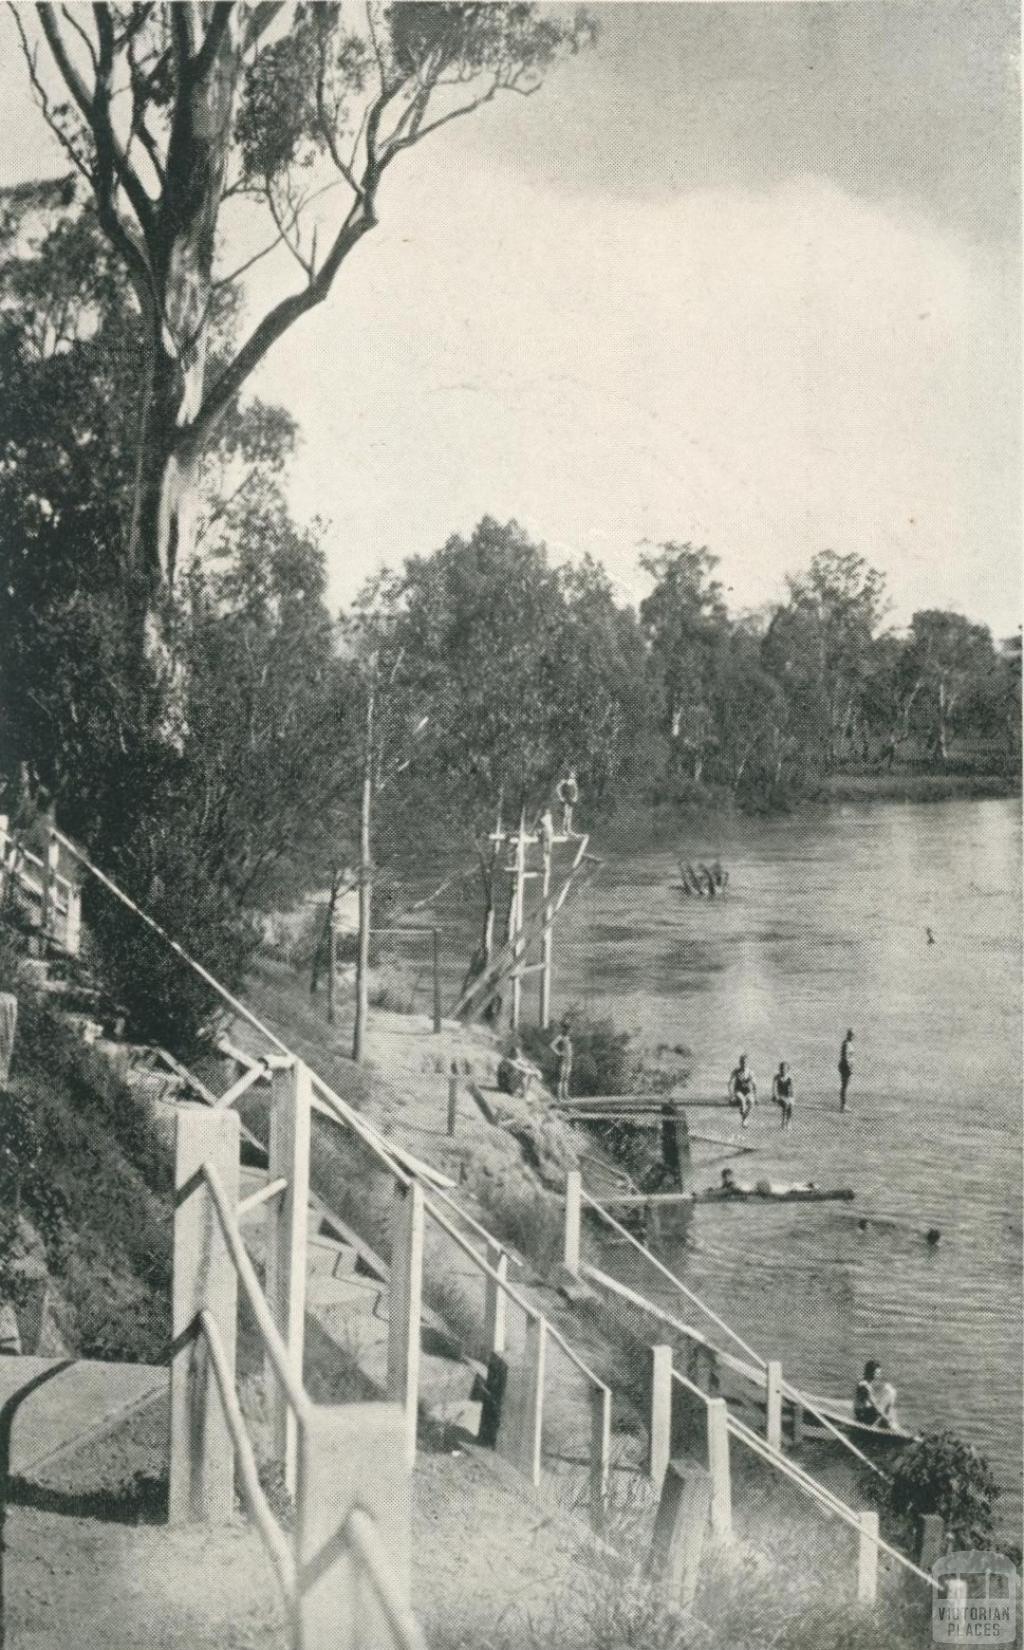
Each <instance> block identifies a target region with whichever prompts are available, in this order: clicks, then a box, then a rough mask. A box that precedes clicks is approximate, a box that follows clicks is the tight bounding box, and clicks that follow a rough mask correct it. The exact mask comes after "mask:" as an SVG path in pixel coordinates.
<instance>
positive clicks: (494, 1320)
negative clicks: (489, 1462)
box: [53, 832, 611, 1528]
mask: <svg viewBox="0 0 1024 1650" xmlns="http://www.w3.org/2000/svg"><path fill="white" fill-rule="evenodd" d="M53 835H54V836H55V837H56V838H57V839H59V841H60V842H62V843H63V844H64V846H65V848H66V849H67V851H68V852H69V853H70V854H72V855H73V857H74V858H75V859H76V860H77V861H78V863H79V864H81V865H82V867H83V868H84V869H85V870H86V871H88V872H89V874H90V875H92V876H93V877H95V878H96V879H97V880H98V881H99V882H100V883H101V884H102V885H103V886H104V887H105V888H106V889H107V890H108V892H110V893H111V894H113V895H114V896H115V898H117V899H118V900H120V901H121V903H122V904H123V905H125V906H126V907H127V909H129V910H130V911H132V912H133V913H134V915H135V916H136V917H137V918H138V920H139V921H140V922H142V923H143V924H144V925H145V926H146V927H147V928H149V929H150V930H151V932H153V933H155V934H156V935H157V936H158V937H159V938H160V939H161V940H162V941H163V943H164V944H165V945H167V946H168V947H169V948H170V949H171V950H172V951H173V952H174V953H175V954H176V955H177V956H178V957H179V958H180V959H181V960H182V962H183V963H184V964H185V965H186V966H187V967H189V968H190V969H191V970H192V971H193V973H195V974H197V975H198V976H199V978H200V979H202V980H203V981H204V982H205V983H206V985H207V986H209V988H210V989H211V990H212V991H213V992H215V993H216V994H217V995H218V996H219V997H220V998H221V1000H222V1001H223V1002H224V1003H226V1004H227V1006H228V1007H229V1008H231V1009H232V1010H233V1012H234V1013H235V1014H237V1015H238V1016H239V1018H240V1019H242V1020H244V1021H245V1022H246V1023H247V1024H248V1025H249V1026H251V1027H252V1029H253V1030H254V1031H256V1032H257V1033H258V1034H259V1035H260V1036H261V1037H262V1038H263V1039H264V1041H265V1042H266V1043H267V1044H268V1045H269V1047H270V1049H271V1050H272V1052H271V1053H270V1054H268V1055H264V1056H262V1057H260V1058H259V1059H255V1058H253V1057H251V1056H249V1055H246V1054H245V1053H244V1052H242V1051H241V1050H237V1049H233V1048H232V1049H231V1051H230V1052H231V1055H232V1057H233V1058H235V1059H236V1061H237V1062H238V1063H239V1064H240V1065H242V1067H243V1076H242V1078H240V1079H239V1080H238V1081H236V1082H235V1083H233V1084H232V1085H230V1087H229V1088H228V1089H227V1090H226V1091H225V1092H224V1093H223V1094H221V1095H219V1096H216V1095H213V1094H211V1092H210V1091H209V1090H208V1089H207V1088H206V1087H205V1085H204V1084H202V1083H200V1082H199V1081H198V1080H195V1079H192V1086H193V1088H194V1090H195V1092H196V1093H197V1094H198V1095H199V1096H200V1098H201V1099H202V1100H203V1101H204V1102H205V1103H206V1105H207V1106H208V1107H209V1108H210V1114H211V1115H213V1116H217V1117H225V1118H226V1117H234V1118H235V1119H236V1123H237V1121H238V1119H237V1113H235V1112H234V1111H233V1110H232V1107H233V1106H234V1104H235V1103H236V1102H237V1100H239V1099H240V1098H241V1097H242V1095H243V1094H244V1093H245V1092H247V1090H248V1089H249V1087H251V1085H252V1084H253V1083H255V1082H257V1081H259V1080H261V1079H265V1078H267V1077H268V1076H271V1077H273V1074H274V1071H275V1068H276V1069H278V1070H293V1071H295V1072H297V1073H301V1074H304V1075H303V1076H302V1081H303V1083H305V1084H306V1086H307V1088H308V1103H307V1102H304V1110H305V1115H306V1117H307V1120H308V1117H309V1116H310V1115H311V1114H312V1113H313V1112H316V1113H317V1114H318V1115H319V1116H321V1117H324V1118H327V1119H328V1120H330V1121H331V1122H333V1123H335V1124H339V1125H341V1126H342V1127H344V1128H346V1129H347V1130H348V1131H349V1132H350V1133H351V1134H353V1135H354V1136H355V1137H356V1138H357V1139H358V1140H359V1141H360V1142H361V1143H362V1145H364V1146H365V1147H366V1148H367V1149H368V1150H369V1152H370V1153H371V1155H372V1156H373V1157H374V1158H375V1160H376V1161H377V1163H378V1164H379V1166H380V1167H381V1168H382V1169H384V1170H385V1171H386V1172H387V1173H388V1175H389V1176H390V1177H391V1179H392V1182H393V1186H394V1201H393V1205H392V1260H391V1284H390V1292H389V1310H388V1397H389V1399H391V1400H392V1401H394V1402H395V1403H398V1404H399V1405H400V1406H401V1409H402V1413H403V1417H404V1449H405V1458H406V1461H407V1463H408V1464H409V1465H410V1466H411V1464H412V1461H413V1459H414V1457H415V1449H416V1423H417V1418H418V1407H419V1357H420V1330H421V1319H422V1288H423V1243H424V1221H425V1219H426V1218H427V1217H429V1218H430V1220H431V1221H432V1222H433V1223H434V1224H435V1225H436V1226H437V1227H438V1228H439V1229H440V1230H442V1231H443V1232H445V1233H446V1234H447V1236H448V1237H449V1238H450V1239H451V1241H452V1242H454V1243H455V1244H456V1246H457V1247H458V1248H459V1249H460V1251H461V1252H462V1254H463V1255H465V1256H466V1258H467V1259H469V1260H470V1261H471V1262H472V1264H473V1266H474V1267H475V1268H476V1269H477V1270H478V1271H479V1273H480V1275H481V1279H482V1281H483V1283H484V1323H485V1332H486V1335H487V1338H488V1344H489V1347H490V1349H491V1351H492V1352H494V1353H495V1354H497V1355H498V1356H499V1357H500V1356H503V1355H504V1354H505V1352H506V1307H507V1303H508V1302H509V1301H511V1302H513V1304H515V1305H516V1306H517V1307H518V1308H519V1309H520V1310H521V1311H522V1312H523V1314H524V1316H525V1319H526V1334H525V1346H524V1355H523V1358H522V1360H521V1362H520V1364H519V1366H518V1367H515V1368H514V1369H513V1370H512V1371H511V1374H512V1376H513V1378H514V1381H516V1382H518V1384H519V1388H520V1391H519V1401H518V1403H517V1405H516V1406H515V1413H513V1414H510V1415H509V1416H508V1418H507V1420H506V1421H505V1422H504V1423H503V1436H504V1437H505V1438H506V1439H507V1443H506V1445H505V1449H506V1452H507V1453H508V1454H509V1456H510V1458H511V1459H512V1460H513V1461H514V1462H515V1463H516V1464H517V1465H518V1466H519V1467H520V1468H521V1469H522V1470H523V1471H524V1472H525V1473H526V1475H527V1476H528V1477H529V1478H530V1480H531V1481H532V1482H533V1483H537V1482H538V1481H539V1476H540V1463H541V1454H542V1429H543V1419H544V1378H545V1370H546V1352H547V1347H548V1345H549V1344H550V1345H553V1346H555V1347H557V1348H558V1350H559V1351H560V1352H561V1353H562V1355H563V1356H564V1357H566V1358H567V1359H568V1360H569V1362H570V1363H571V1364H572V1365H573V1366H574V1368H575V1369H576V1370H577V1371H578V1372H579V1373H580V1374H581V1375H582V1376H583V1378H584V1380H585V1381H586V1382H587V1384H588V1387H589V1393H590V1449H589V1508H590V1518H591V1522H592V1524H593V1526H594V1527H595V1528H600V1527H601V1526H602V1524H603V1519H604V1509H605V1506H606V1502H607V1490H608V1477H609V1470H610V1447H611V1446H610V1437H611V1392H610V1389H609V1388H608V1386H607V1385H606V1384H605V1383H604V1382H603V1381H601V1380H600V1379H599V1377H598V1376H597V1375H595V1374H594V1372H593V1371H592V1370H591V1369H590V1368H589V1367H588V1365H587V1364H586V1363H585V1362H584V1360H583V1359H582V1358H580V1356H579V1354H578V1353H576V1352H575V1350H574V1349H573V1348H572V1346H571V1345H570V1344H569V1342H568V1341H567V1340H566V1338H565V1337H564V1336H563V1335H562V1334H561V1333H560V1332H559V1331H558V1330H557V1329H556V1328H555V1326H554V1325H553V1324H552V1323H550V1321H549V1320H548V1319H547V1318H546V1317H545V1316H544V1314H543V1313H541V1312H540V1311H539V1310H538V1309H537V1308H536V1307H535V1306H534V1305H533V1304H532V1302H530V1301H529V1300H528V1299H527V1298H526V1296H525V1295H524V1294H522V1292H521V1291H519V1290H517V1289H516V1288H515V1287H514V1285H512V1284H511V1283H510V1282H509V1280H508V1269H509V1265H510V1264H511V1265H514V1266H518V1265H520V1264H521V1262H520V1261H519V1260H518V1258H517V1257H516V1256H515V1255H513V1254H512V1253H511V1252H510V1251H509V1250H508V1249H507V1248H506V1246H505V1245H504V1244H503V1243H502V1242H501V1241H500V1239H498V1238H497V1237H495V1236H494V1234H493V1233H491V1232H489V1231H488V1230H487V1229H486V1227H484V1226H483V1225H481V1223H480V1222H479V1221H477V1220H476V1219H475V1218H474V1217H473V1216H472V1215H470V1214H469V1213H468V1212H467V1211H466V1210H464V1209H462V1208H461V1206H460V1205H459V1204H458V1203H457V1202H456V1201H455V1200H454V1199H453V1198H452V1197H451V1196H450V1195H449V1194H450V1191H451V1190H452V1188H453V1186H454V1182H453V1181H451V1180H450V1179H449V1178H448V1177H447V1176H445V1175H443V1174H441V1173H440V1171H439V1170H437V1169H435V1168H433V1166H432V1165H430V1164H427V1163H424V1162H423V1161H421V1160H420V1159H419V1158H417V1157H415V1156H414V1155H413V1154H412V1153H411V1152H410V1151H408V1150H407V1149H406V1148H405V1147H403V1146H399V1145H398V1144H397V1143H396V1142H395V1141H392V1140H389V1139H387V1137H386V1136H384V1135H382V1134H381V1133H380V1131H379V1130H378V1129H376V1128H374V1126H373V1125H372V1124H371V1123H369V1122H368V1121H367V1119H366V1118H364V1117H363V1116H361V1115H360V1113H359V1112H357V1111H356V1110H355V1109H354V1108H353V1107H352V1106H350V1105H349V1104H348V1102H347V1101H346V1100H344V1099H343V1098H342V1096H341V1095H339V1094H337V1093H336V1092H335V1090H334V1089H333V1088H332V1087H331V1086H330V1084H328V1083H327V1082H326V1080H325V1079H324V1078H323V1077H321V1076H320V1075H319V1073H316V1072H313V1071H311V1070H310V1069H309V1068H308V1067H306V1066H305V1065H304V1064H303V1062H302V1061H301V1059H300V1058H299V1056H298V1055H297V1054H296V1053H295V1052H294V1050H292V1049H290V1048H289V1047H288V1045H287V1044H286V1043H285V1042H284V1041H283V1040H282V1039H281V1038H280V1037H278V1036H277V1034H276V1033H275V1032H274V1031H272V1030H271V1028H270V1027H269V1026H267V1025H265V1024H264V1023H263V1021H261V1020H260V1019H259V1018H258V1017H257V1016H256V1015H255V1014H254V1013H253V1012H252V1010H251V1009H250V1008H249V1007H248V1006H247V1004H245V1003H244V1002H242V1001H241V1000H240V999H239V998H238V997H236V996H235V995H234V994H233V993H232V992H230V991H228V990H227V988H226V987H225V986H223V985H222V984H221V983H220V981H219V980H218V979H216V977H215V976H214V975H213V974H211V973H210V972H209V970H208V969H206V968H204V967H203V965H202V964H201V963H199V962H197V961H196V960H195V958H194V957H191V956H190V955H189V953H188V952H187V951H185V949H184V948H183V947H182V946H181V945H180V944H179V943H178V941H177V940H175V939H173V938H172V936H171V935H169V934H168V933H167V932H166V930H165V929H163V928H162V927H161V926H160V924H159V923H157V922H156V921H155V920H154V919H153V918H152V917H150V916H149V914H148V913H147V912H145V911H144V910H143V909H142V908H141V907H140V906H139V905H138V904H137V903H136V902H135V901H134V900H133V899H132V898H131V897H130V896H129V895H128V894H126V893H125V892H124V891H123V889H121V888H119V887H118V885H117V884H116V882H114V881H113V879H112V878H111V877H108V876H107V875H106V873H105V872H103V871H101V870H100V869H99V867H98V866H96V865H94V864H93V863H92V862H91V861H90V860H89V859H88V857H87V856H86V855H85V854H84V853H83V852H82V850H81V849H80V848H79V847H78V846H77V845H76V844H75V843H73V842H72V841H71V840H70V839H69V838H67V837H65V836H63V834H62V833H60V832H54V833H53ZM172 1065H173V1067H174V1069H176V1070H177V1071H178V1073H179V1075H184V1076H185V1077H186V1078H189V1077H190V1074H189V1073H187V1072H186V1071H185V1070H184V1068H183V1067H181V1066H180V1065H179V1064H178V1063H177V1062H172ZM287 1111H288V1107H287V1105H285V1106H284V1109H283V1110H279V1109H278V1108H277V1107H276V1106H275V1109H274V1112H273V1114H272V1115H273V1116H274V1117H278V1118H279V1129H280V1130H281V1131H283V1133H285V1134H286V1133H287V1127H288V1125H286V1123H285V1117H286V1115H287ZM242 1127H243V1132H245V1133H246V1134H247V1136H248V1138H250V1139H252V1138H253V1137H252V1135H251V1134H249V1131H248V1130H245V1129H244V1125H243V1126H242ZM304 1127H305V1128H306V1131H307V1139H306V1151H307V1153H308V1121H307V1123H306V1124H305V1125H304ZM273 1138H274V1137H273V1130H272V1142H273ZM268 1174H269V1180H270V1181H271V1182H273V1181H275V1180H277V1179H282V1178H283V1179H286V1180H288V1182H289V1184H291V1185H293V1184H294V1177H292V1178H291V1179H289V1176H288V1174H287V1173H284V1174H279V1172H278V1169H277V1167H276V1165H275V1153H274V1149H273V1145H272V1149H271V1161H270V1167H269V1171H268ZM236 1175H237V1167H236ZM306 1175H307V1178H308V1158H307V1166H306ZM270 1196H271V1194H270V1191H269V1188H267V1189H264V1190H263V1191H261V1194H260V1198H261V1201H262V1200H263V1199H264V1198H267V1199H270ZM236 1201H237V1198H236ZM442 1206H443V1207H442ZM444 1210H448V1211H449V1212H450V1213H451V1214H452V1215H454V1216H455V1217H456V1218H457V1219H458V1220H459V1221H460V1222H461V1223H462V1224H463V1225H464V1226H467V1227H468V1228H469V1229H470V1230H471V1231H472V1232H474V1233H475V1235H476V1236H477V1237H478V1238H479V1239H481V1240H482V1241H483V1243H484V1245H485V1251H486V1252H485V1254H484V1255H481V1254H479V1253H478V1252H477V1250H476V1249H475V1248H474V1247H473V1245H472V1243H471V1242H470V1241H469V1240H468V1239H467V1238H466V1237H465V1235H464V1233H463V1232H461V1231H459V1229H458V1227H457V1226H456V1225H455V1224H454V1222H453V1221H452V1220H450V1219H449V1218H448V1215H447V1214H446V1213H445V1212H444ZM327 1213H328V1215H329V1210H328V1211H327ZM304 1230H305V1227H304V1224H303V1233H304ZM302 1243H304V1237H303V1238H300V1236H299V1231H298V1222H297V1220H296V1221H293V1245H294V1248H293V1250H292V1251H291V1253H292V1255H294V1254H295V1253H297V1252H298V1251H299V1247H300V1245H301V1244H302ZM302 1252H303V1254H304V1249H303V1251H302ZM283 1265H284V1263H283V1262H282V1268H283ZM288 1265H289V1267H291V1269H292V1272H293V1273H294V1272H295V1268H294V1266H293V1263H292V1262H289V1263H288ZM280 1275H283V1271H282V1273H281V1274H280ZM290 1275H291V1274H290ZM296 1275H297V1274H296ZM290 1287H291V1294H290V1296H289V1299H290V1300H291V1301H294V1300H295V1299H296V1298H297V1284H296V1281H295V1276H293V1277H292V1284H291V1286H290ZM268 1292H269V1291H268ZM294 1333H295V1334H296V1335H297V1334H298V1328H297V1324H296V1326H295V1327H294ZM299 1367H300V1368H301V1363H300V1364H299ZM277 1414H278V1420H279V1431H281V1432H282V1433H283V1431H284V1429H285V1428H290V1427H292V1426H293V1423H292V1421H290V1420H289V1411H288V1409H287V1406H282V1405H281V1404H280V1402H279V1405H278V1410H277ZM292 1453H294V1451H293V1452H292ZM288 1470H289V1471H291V1469H290V1468H289V1469H288Z"/></svg>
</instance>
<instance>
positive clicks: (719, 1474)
mask: <svg viewBox="0 0 1024 1650" xmlns="http://www.w3.org/2000/svg"><path fill="white" fill-rule="evenodd" d="M657 1350H659V1351H665V1352H667V1353H668V1367H669V1371H670V1379H671V1381H672V1382H673V1383H675V1384H677V1385H678V1386H680V1387H682V1388H683V1389H685V1391H687V1392H688V1393H689V1394H690V1395H691V1397H694V1398H697V1399H699V1400H700V1402H701V1403H702V1404H703V1405H704V1407H705V1410H706V1412H707V1418H708V1419H707V1425H708V1434H707V1437H708V1469H709V1471H710V1473H711V1478H712V1502H711V1505H712V1528H714V1506H715V1498H716V1496H717V1498H718V1501H719V1504H720V1506H722V1505H724V1506H731V1484H730V1466H729V1448H728V1440H729V1438H730V1437H731V1438H735V1439H737V1441H738V1442H740V1443H742V1444H743V1445H744V1446H745V1447H746V1448H747V1449H749V1450H750V1451H751V1453H752V1454H754V1455H756V1456H757V1457H758V1459H759V1460H761V1461H764V1462H765V1463H766V1464H767V1465H768V1466H770V1467H771V1468H772V1470H773V1471H775V1472H777V1473H778V1474H779V1475H780V1476H781V1477H783V1478H785V1479H787V1480H788V1481H789V1482H790V1483H791V1484H793V1485H795V1487H796V1488H797V1489H798V1490H800V1492H801V1493H802V1494H803V1495H804V1496H805V1497H807V1499H808V1500H810V1501H812V1502H814V1504H815V1505H816V1506H817V1507H818V1508H819V1509H820V1510H821V1511H823V1512H825V1513H827V1514H829V1515H831V1516H833V1517H835V1518H838V1519H840V1520H841V1522H842V1523H844V1524H846V1525H847V1526H848V1527H849V1528H850V1529H852V1530H853V1531H854V1532H855V1533H856V1535H857V1599H858V1602H860V1603H862V1604H874V1602H875V1600H876V1597H877V1592H878V1555H879V1553H880V1552H884V1553H885V1554H887V1556H888V1557H889V1558H891V1559H892V1560H893V1561H894V1562H895V1563H896V1564H898V1565H899V1566H900V1567H901V1568H902V1569H903V1570H904V1571H905V1572H906V1573H907V1574H908V1575H912V1576H914V1577H915V1579H916V1580H918V1581H922V1582H924V1583H925V1584H926V1585H927V1586H928V1587H930V1588H936V1587H937V1583H936V1581H935V1578H934V1576H932V1575H930V1574H929V1573H928V1572H927V1571H926V1570H922V1569H921V1568H920V1567H919V1565H917V1564H915V1563H914V1562H913V1561H912V1560H911V1559H909V1558H907V1556H906V1554H905V1553H901V1552H900V1551H899V1550H898V1549H897V1548H896V1547H893V1546H891V1545H890V1544H889V1542H887V1541H885V1540H883V1538H882V1537H881V1536H880V1535H879V1533H878V1514H877V1512H875V1511H874V1510H870V1511H861V1512H857V1511H855V1509H854V1508H853V1507H851V1506H849V1504H848V1503H847V1502H845V1501H844V1500H843V1499H842V1497H841V1496H838V1495H836V1493H835V1492H834V1491H833V1490H830V1489H829V1488H828V1486H827V1485H825V1484H822V1483H820V1482H819V1480H818V1479H816V1478H814V1477H812V1475H811V1474H810V1473H809V1472H806V1471H805V1470H804V1468H803V1467H800V1466H798V1465H797V1464H796V1462H795V1461H791V1460H790V1459H789V1458H788V1457H787V1456H785V1455H783V1453H782V1451H781V1450H779V1449H775V1448H773V1447H772V1445H771V1444H769V1443H767V1441H766V1440H765V1439H763V1438H762V1437H761V1436H760V1435H759V1434H758V1433H756V1432H754V1431H753V1429H752V1428H751V1427H748V1426H745V1425H744V1423H743V1422H742V1421H740V1420H739V1419H738V1418H737V1417H736V1416H735V1415H732V1414H730V1413H729V1410H728V1408H727V1406H726V1404H725V1400H724V1399H722V1398H713V1397H711V1396H710V1395H709V1394H708V1393H706V1392H704V1391H703V1390H702V1389H701V1388H700V1387H699V1386H697V1385H696V1384H695V1382H693V1381H691V1380H689V1379H688V1378H687V1376H685V1375H683V1374H681V1373H680V1372H679V1371H678V1370H676V1369H673V1368H672V1367H671V1359H672V1354H671V1349H670V1348H658V1349H657ZM655 1367H656V1368H657V1362H656V1364H655ZM666 1405H667V1408H668V1414H669V1416H670V1415H671V1388H670V1389H669V1392H668V1395H667V1398H666V1395H665V1393H664V1390H663V1389H662V1391H661V1392H660V1393H655V1394H653V1395H652V1410H654V1411H656V1412H660V1413H663V1414H664V1413H665V1410H666ZM669 1424H670V1423H669ZM665 1465H666V1466H667V1461H666V1463H665ZM721 1525H722V1521H721V1515H720V1528H721ZM725 1528H726V1533H730V1534H731V1517H730V1518H729V1519H728V1520H727V1521H726V1525H725Z"/></svg>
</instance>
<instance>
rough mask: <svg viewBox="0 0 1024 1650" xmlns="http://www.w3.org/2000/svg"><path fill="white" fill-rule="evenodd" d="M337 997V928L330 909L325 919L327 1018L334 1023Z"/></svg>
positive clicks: (331, 1023)
mask: <svg viewBox="0 0 1024 1650" xmlns="http://www.w3.org/2000/svg"><path fill="white" fill-rule="evenodd" d="M337 997H338V930H337V928H336V927H335V923H334V912H333V911H331V913H330V915H329V916H328V919H327V1020H328V1024H330V1025H333V1024H334V1011H335V1004H336V1002H337Z"/></svg>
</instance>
